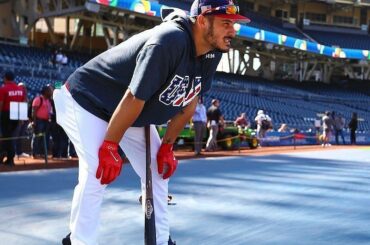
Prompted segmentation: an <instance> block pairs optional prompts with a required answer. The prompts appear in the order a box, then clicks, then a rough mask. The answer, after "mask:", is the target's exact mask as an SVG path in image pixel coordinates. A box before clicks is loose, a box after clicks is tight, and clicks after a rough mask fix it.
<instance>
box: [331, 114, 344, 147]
mask: <svg viewBox="0 0 370 245" xmlns="http://www.w3.org/2000/svg"><path fill="white" fill-rule="evenodd" d="M333 117H334V130H335V143H336V144H337V145H339V140H338V137H339V135H340V136H341V138H342V142H343V145H345V144H346V142H345V140H344V134H343V128H344V126H345V125H346V119H345V118H344V117H343V116H342V114H340V113H337V114H335V113H334V116H333Z"/></svg>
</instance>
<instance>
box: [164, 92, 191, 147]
mask: <svg viewBox="0 0 370 245" xmlns="http://www.w3.org/2000/svg"><path fill="white" fill-rule="evenodd" d="M197 101H198V97H196V98H194V99H193V101H192V102H191V103H190V104H189V105H188V106H187V107H185V108H184V109H183V110H182V111H181V112H179V113H178V114H177V115H176V116H174V117H173V118H172V119H171V121H170V122H169V123H168V126H167V130H166V133H165V135H164V136H163V139H162V142H163V143H166V144H173V143H174V142H175V140H176V138H177V136H178V135H179V133H180V132H181V130H182V129H183V128H184V126H185V125H186V123H188V122H189V121H190V118H191V117H192V116H193V114H194V111H195V108H196V106H197Z"/></svg>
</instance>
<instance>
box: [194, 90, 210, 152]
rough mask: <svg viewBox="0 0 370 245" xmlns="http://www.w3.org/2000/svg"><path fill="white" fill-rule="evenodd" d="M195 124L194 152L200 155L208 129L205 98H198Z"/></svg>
mask: <svg viewBox="0 0 370 245" xmlns="http://www.w3.org/2000/svg"><path fill="white" fill-rule="evenodd" d="M192 121H193V125H194V133H195V136H194V154H195V155H200V154H201V151H202V145H203V137H204V135H205V133H206V129H207V112H206V107H205V106H204V104H203V98H202V97H199V98H198V104H197V107H196V108H195V112H194V115H193V118H192Z"/></svg>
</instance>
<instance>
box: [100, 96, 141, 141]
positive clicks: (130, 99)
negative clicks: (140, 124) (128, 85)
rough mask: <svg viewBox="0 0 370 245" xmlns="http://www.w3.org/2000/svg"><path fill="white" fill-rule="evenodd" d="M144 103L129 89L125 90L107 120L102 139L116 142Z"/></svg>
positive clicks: (135, 117)
mask: <svg viewBox="0 0 370 245" xmlns="http://www.w3.org/2000/svg"><path fill="white" fill-rule="evenodd" d="M144 104H145V101H143V100H140V99H137V98H136V97H135V96H134V95H133V94H132V93H131V91H130V90H127V91H126V93H125V95H124V96H123V98H122V100H121V102H120V103H119V104H118V106H117V108H116V110H115V111H114V113H113V115H112V118H111V119H110V121H109V124H108V128H107V132H106V134H105V138H104V139H105V140H109V141H113V142H116V143H118V142H119V141H120V140H121V139H122V137H123V135H124V133H125V132H126V130H127V129H128V128H129V127H131V125H132V124H133V123H134V122H135V120H136V119H137V117H138V116H139V114H140V113H141V111H142V110H143V107H144Z"/></svg>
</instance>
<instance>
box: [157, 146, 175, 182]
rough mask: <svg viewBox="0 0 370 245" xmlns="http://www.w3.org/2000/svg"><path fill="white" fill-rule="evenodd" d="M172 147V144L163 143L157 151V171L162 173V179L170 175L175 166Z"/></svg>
mask: <svg viewBox="0 0 370 245" xmlns="http://www.w3.org/2000/svg"><path fill="white" fill-rule="evenodd" d="M172 148H173V145H172V144H164V143H163V144H162V145H161V147H160V148H159V151H158V153H157V163H158V173H159V174H162V173H163V179H167V178H169V177H171V176H172V174H173V173H174V172H175V170H176V168H177V163H178V161H177V160H176V158H175V156H174V155H173V150H172ZM163 170H164V172H163Z"/></svg>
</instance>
